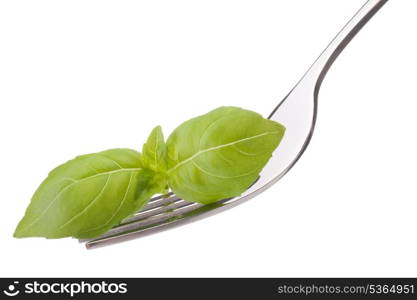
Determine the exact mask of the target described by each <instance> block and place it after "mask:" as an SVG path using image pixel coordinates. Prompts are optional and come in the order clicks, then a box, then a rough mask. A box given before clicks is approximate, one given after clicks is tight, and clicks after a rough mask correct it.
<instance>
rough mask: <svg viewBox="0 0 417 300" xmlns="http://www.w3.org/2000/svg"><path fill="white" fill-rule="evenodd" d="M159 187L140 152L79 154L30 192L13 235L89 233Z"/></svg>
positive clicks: (116, 218)
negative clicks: (34, 190)
mask: <svg viewBox="0 0 417 300" xmlns="http://www.w3.org/2000/svg"><path fill="white" fill-rule="evenodd" d="M160 190H162V187H161V185H160V184H158V183H157V182H155V176H154V174H153V172H151V171H149V170H144V169H143V167H142V163H141V155H140V153H139V152H136V151H134V150H130V149H112V150H107V151H103V152H99V153H94V154H87V155H83V156H79V157H77V158H75V159H73V160H70V161H68V162H66V163H65V164H63V165H61V166H59V167H57V168H55V169H54V170H52V171H51V172H50V173H49V175H48V177H47V178H46V179H45V180H44V182H43V183H42V184H41V185H40V186H39V188H38V189H37V191H36V192H35V194H34V196H33V198H32V200H31V203H30V205H29V207H28V208H27V210H26V213H25V216H24V217H23V219H22V220H21V221H20V223H19V225H18V226H17V228H16V231H15V234H14V236H15V237H32V236H42V237H47V238H62V237H67V236H73V237H76V238H91V237H95V236H98V235H100V234H102V233H104V232H106V231H107V230H109V229H110V228H111V227H113V226H114V225H116V224H118V223H120V222H121V220H123V219H124V218H126V217H127V216H129V215H131V214H133V213H134V212H136V211H137V210H138V209H140V208H141V207H142V206H143V205H145V204H146V203H147V201H148V199H149V197H150V196H152V194H153V193H156V192H159V191H160Z"/></svg>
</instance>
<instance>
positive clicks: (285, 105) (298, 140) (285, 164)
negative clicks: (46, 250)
mask: <svg viewBox="0 0 417 300" xmlns="http://www.w3.org/2000/svg"><path fill="white" fill-rule="evenodd" d="M387 1H388V0H369V1H367V2H366V3H365V4H364V5H363V6H362V7H361V8H360V9H359V11H358V12H357V13H356V14H355V15H354V16H353V18H352V19H351V20H350V21H349V22H348V23H347V24H346V25H345V27H343V29H342V30H341V31H340V32H339V33H338V34H337V36H336V37H335V38H334V39H333V40H332V41H331V42H330V44H329V45H328V46H327V48H326V49H325V50H324V51H323V52H322V54H321V55H320V56H319V58H318V59H317V60H316V61H315V62H314V63H313V65H312V66H311V67H310V68H309V69H308V70H307V72H306V73H305V74H304V76H303V77H302V78H301V80H300V81H299V82H298V83H297V84H296V85H295V87H294V88H293V89H292V90H291V91H290V92H289V94H288V95H287V96H286V97H285V98H284V99H283V101H282V102H281V103H280V104H279V105H278V106H277V107H276V108H275V109H274V110H273V111H272V113H271V114H270V116H269V118H270V119H272V120H275V121H277V122H280V123H282V124H284V125H285V126H286V128H287V130H286V134H285V137H284V139H283V140H282V142H281V144H280V146H279V147H278V148H277V150H276V151H275V152H274V155H273V157H272V158H271V160H270V161H269V162H268V164H267V165H266V166H265V168H264V169H263V170H262V172H261V174H260V175H259V178H258V180H257V181H256V182H255V183H254V184H253V185H252V186H251V187H250V188H249V189H248V190H247V191H245V192H244V193H243V194H242V195H241V196H239V197H235V198H231V199H225V200H221V201H218V202H216V203H213V204H209V205H202V204H197V203H192V202H188V201H185V200H181V199H179V198H178V197H176V196H175V195H173V194H170V195H169V196H168V197H167V198H164V197H162V196H159V197H155V198H152V199H151V201H150V202H149V203H148V205H147V206H146V207H145V208H144V209H143V210H141V211H140V212H138V213H136V214H135V215H134V216H132V217H130V218H127V219H126V220H124V221H123V222H122V224H120V225H118V226H115V227H114V228H112V229H111V230H110V231H109V232H107V233H106V234H104V235H103V236H101V237H98V238H95V239H92V240H88V241H82V242H86V247H87V248H88V249H91V248H96V247H101V246H106V245H110V244H114V243H118V242H122V241H127V240H131V239H134V238H138V237H141V236H145V235H148V234H152V233H156V232H159V231H162V230H166V229H169V228H172V227H176V226H179V225H183V224H186V223H190V222H192V221H195V220H198V219H201V218H203V217H207V216H210V215H213V214H216V213H219V212H221V211H223V210H225V209H229V208H232V207H234V206H236V205H238V204H241V203H243V202H245V201H247V200H249V199H251V198H253V197H255V196H256V195H258V194H260V193H262V192H263V191H265V190H266V189H267V188H269V187H271V186H272V185H273V184H274V183H276V182H277V181H278V180H279V179H280V178H282V177H283V176H284V175H285V174H286V173H287V172H288V171H289V170H290V169H291V168H292V167H293V166H294V164H295V163H296V162H297V161H298V159H299V158H300V157H301V155H302V154H303V153H304V151H305V149H306V147H307V146H308V144H309V142H310V139H311V137H312V134H313V130H314V124H315V121H316V115H317V98H318V94H319V90H320V86H321V83H322V81H323V79H324V77H325V75H326V73H327V71H328V70H329V68H330V66H331V65H332V63H333V62H334V60H335V59H336V58H337V56H338V55H339V54H340V53H341V52H342V51H343V49H344V48H345V47H346V45H347V44H348V43H349V42H350V41H351V40H352V38H353V37H354V36H355V35H356V33H358V32H359V30H360V29H361V28H362V27H363V26H364V25H365V24H366V22H367V21H369V20H370V19H371V18H372V16H373V15H374V14H375V13H376V12H377V11H378V10H379V9H380V8H381V7H382V6H383V5H384V4H385V3H386V2H387Z"/></svg>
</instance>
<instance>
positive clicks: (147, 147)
mask: <svg viewBox="0 0 417 300" xmlns="http://www.w3.org/2000/svg"><path fill="white" fill-rule="evenodd" d="M142 162H143V166H144V167H145V168H148V169H150V170H153V171H155V172H165V171H166V164H167V163H166V144H165V140H164V135H163V133H162V128H161V126H157V127H155V128H154V129H153V130H152V132H151V134H150V135H149V137H148V140H147V141H146V143H145V144H144V145H143V147H142Z"/></svg>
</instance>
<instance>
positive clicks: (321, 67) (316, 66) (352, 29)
mask: <svg viewBox="0 0 417 300" xmlns="http://www.w3.org/2000/svg"><path fill="white" fill-rule="evenodd" d="M386 2H388V0H368V1H367V2H366V3H365V4H364V5H363V6H362V7H361V8H360V9H359V10H358V12H357V13H356V14H355V15H354V16H353V17H352V19H350V20H349V22H348V23H347V24H346V25H345V26H344V27H343V28H342V30H341V31H340V32H339V33H338V34H337V35H336V37H335V38H334V39H333V40H332V41H331V42H330V44H329V45H328V46H327V47H326V49H325V50H324V51H323V52H322V53H321V54H320V56H319V57H318V58H317V59H316V61H315V62H314V63H313V65H312V66H311V67H310V68H309V69H308V71H307V72H306V73H305V74H304V76H303V77H302V78H301V80H300V81H299V83H301V82H303V81H309V82H310V83H313V84H314V85H315V97H317V94H318V91H319V89H320V86H321V83H322V82H323V79H324V77H325V76H326V74H327V71H328V70H329V69H330V67H331V65H332V64H333V62H334V61H335V60H336V58H337V57H338V56H339V54H340V53H341V52H342V51H343V49H344V48H345V47H346V46H347V44H349V42H350V41H351V40H352V39H353V37H354V36H355V35H356V34H357V33H358V32H359V31H360V30H361V29H362V27H363V26H364V25H365V24H366V23H367V22H368V21H369V20H370V19H371V18H372V17H373V16H374V15H375V13H376V12H377V11H378V10H379V9H380V8H381V7H382V6H383V5H384V4H385V3H386ZM299 83H297V85H298V84H299Z"/></svg>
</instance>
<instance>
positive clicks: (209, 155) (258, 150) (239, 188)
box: [167, 107, 285, 204]
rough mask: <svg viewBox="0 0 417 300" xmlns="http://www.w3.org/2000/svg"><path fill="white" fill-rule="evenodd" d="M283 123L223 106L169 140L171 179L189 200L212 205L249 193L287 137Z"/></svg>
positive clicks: (188, 125)
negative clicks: (285, 136)
mask: <svg viewBox="0 0 417 300" xmlns="http://www.w3.org/2000/svg"><path fill="white" fill-rule="evenodd" d="M284 132H285V128H284V126H282V125H281V124H279V123H277V122H274V121H271V120H268V119H264V118H263V117H262V116H261V115H259V114H257V113H255V112H252V111H248V110H244V109H240V108H236V107H220V108H218V109H215V110H213V111H211V112H209V113H207V114H205V115H202V116H199V117H196V118H194V119H191V120H189V121H187V122H185V123H183V124H182V125H180V126H179V127H178V128H177V129H176V130H175V131H174V132H173V133H172V134H171V135H170V136H169V138H168V140H167V149H168V155H167V156H168V158H167V159H168V171H167V174H168V180H169V185H170V187H171V189H172V190H173V191H174V192H175V193H176V194H177V195H178V196H179V197H182V198H183V199H185V200H189V201H195V202H200V203H204V204H207V203H212V202H214V201H218V200H221V199H225V198H230V197H235V196H238V195H240V194H241V193H242V192H244V191H245V190H246V189H247V188H248V187H249V186H250V185H251V184H252V183H253V182H254V181H255V180H256V178H257V176H258V175H259V173H260V171H261V170H262V169H263V167H264V166H265V164H266V163H267V162H268V160H269V159H270V157H271V156H272V152H273V151H274V150H275V148H276V147H277V146H278V145H279V143H280V141H281V139H282V137H283V136H284Z"/></svg>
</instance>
